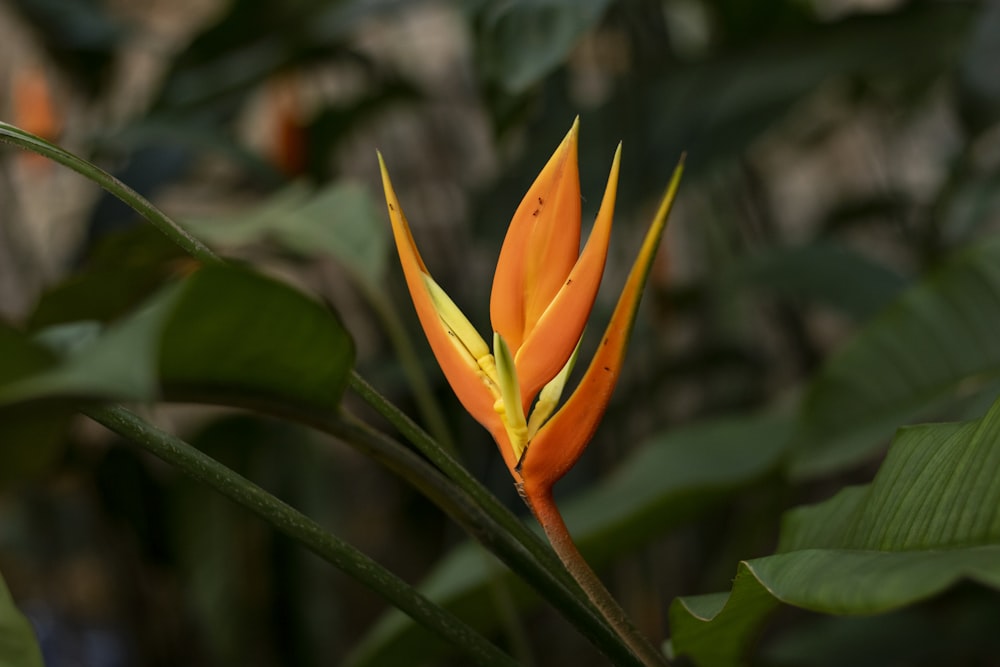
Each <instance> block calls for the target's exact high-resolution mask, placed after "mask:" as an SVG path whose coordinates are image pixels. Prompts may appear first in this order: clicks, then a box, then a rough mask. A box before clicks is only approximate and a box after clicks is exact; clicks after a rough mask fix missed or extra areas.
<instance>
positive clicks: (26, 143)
mask: <svg viewBox="0 0 1000 667" xmlns="http://www.w3.org/2000/svg"><path fill="white" fill-rule="evenodd" d="M0 141H5V142H7V143H9V144H13V145H14V146H17V147H18V148H23V149H25V150H29V151H31V152H33V153H38V154H39V155H44V156H45V157H47V158H49V159H50V160H55V161H56V162H58V163H59V164H61V165H63V166H64V167H69V168H70V169H72V170H73V171H75V172H76V173H78V174H80V175H81V176H84V177H86V178H88V179H90V180H91V181H93V182H94V183H97V184H98V185H100V186H101V187H102V188H104V189H105V190H107V191H108V192H110V193H111V194H113V195H114V196H115V197H118V199H120V200H122V201H123V202H124V203H125V204H126V205H128V206H129V207H130V208H132V209H133V210H134V211H135V212H136V213H138V214H139V215H141V216H142V217H144V218H145V219H146V220H148V221H149V222H150V223H152V224H153V226H154V227H156V228H157V229H159V230H160V231H161V232H163V233H164V234H166V235H167V237H168V238H170V240H171V241H173V242H174V243H176V244H177V245H178V246H180V247H181V248H183V249H184V250H185V251H186V252H187V253H188V254H190V255H191V256H192V257H194V258H195V259H198V260H201V261H202V262H205V263H215V262H218V261H220V260H219V257H218V256H217V255H216V254H215V253H214V252H212V250H211V249H210V248H209V247H208V246H206V245H205V244H204V243H202V242H201V241H199V240H198V239H197V238H195V237H194V236H192V235H191V234H189V233H188V232H187V230H185V229H184V228H183V227H181V226H180V225H179V224H177V223H176V222H174V221H173V220H172V219H170V218H169V217H167V216H166V215H165V214H164V213H163V212H162V211H161V210H160V209H158V208H156V207H155V206H153V204H152V203H150V201H149V200H148V199H146V198H145V197H143V196H142V195H140V194H139V193H138V192H136V191H135V190H133V189H132V188H130V187H129V186H127V185H125V184H124V183H122V182H121V181H119V180H118V179H117V178H115V177H114V176H112V175H111V174H109V173H108V172H106V171H104V170H103V169H101V168H100V167H98V166H97V165H95V164H93V163H91V162H88V161H87V160H84V159H83V158H81V157H77V156H76V155H73V154H72V153H70V152H69V151H66V150H64V149H62V148H59V147H58V146H56V145H55V144H50V143H49V142H47V141H45V140H44V139H42V138H41V137H36V136H35V135H33V134H31V133H30V132H25V131H24V130H22V129H20V128H18V127H14V126H13V125H10V124H9V123H4V122H3V121H0Z"/></svg>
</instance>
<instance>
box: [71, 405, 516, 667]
mask: <svg viewBox="0 0 1000 667" xmlns="http://www.w3.org/2000/svg"><path fill="white" fill-rule="evenodd" d="M85 414H87V416H89V417H90V418H91V419H93V420H94V421H96V422H98V423H99V424H102V425H104V426H106V427H107V428H109V429H111V430H112V431H114V432H115V433H117V434H119V435H121V436H122V437H124V438H126V439H128V440H130V441H132V442H134V443H135V444H137V445H139V446H140V447H142V448H143V449H145V450H146V451H148V452H150V453H152V454H153V455H155V456H157V457H158V458H160V459H162V460H164V461H166V462H167V463H170V464H171V465H173V466H174V467H176V468H178V469H180V470H181V471H183V472H184V473H186V474H187V475H190V476H191V477H192V478H194V479H196V480H198V481H199V482H202V483H204V484H207V485H208V486H210V487H211V488H213V489H214V490H216V491H218V492H219V493H221V494H222V495H224V496H226V497H227V498H229V499H230V500H232V501H234V502H236V503H237V504H239V505H242V506H243V507H245V508H247V509H249V510H250V511H251V512H253V513H254V514H256V515H257V516H259V517H260V518H262V519H263V520H264V521H266V522H267V523H269V524H270V525H272V526H274V527H275V528H277V529H278V530H280V531H281V532H282V533H284V534H286V535H288V536H289V537H291V538H292V539H294V540H295V541H297V542H299V543H300V544H302V545H304V546H305V547H306V548H307V549H309V550H310V551H312V552H313V553H315V554H316V555H318V556H319V557H320V558H322V559H323V560H325V561H327V562H329V563H331V564H333V565H334V566H336V567H337V568H339V569H340V570H342V571H343V572H345V573H346V574H348V575H349V576H351V577H352V578H354V579H355V580H357V581H359V582H361V583H363V584H364V585H365V586H367V587H368V588H370V589H371V590H373V591H375V592H377V593H379V594H381V595H382V596H383V597H385V598H386V599H387V600H388V601H389V602H391V603H392V604H393V605H395V606H396V607H398V608H399V609H401V610H402V611H404V612H406V613H407V614H408V615H410V616H411V617H412V618H413V619H414V620H416V621H417V622H419V623H420V624H421V625H423V626H425V627H426V628H428V629H429V630H431V631H432V632H434V633H436V634H437V635H439V636H440V637H442V638H443V639H445V640H447V641H449V642H451V643H453V644H455V645H456V646H458V647H460V648H462V649H463V650H464V651H466V652H467V653H468V654H469V655H470V657H472V658H474V659H475V660H476V662H477V664H482V665H494V666H496V667H515V666H516V665H517V662H515V661H514V660H513V659H512V658H511V657H510V656H508V655H506V654H505V653H503V652H502V651H500V649H498V648H497V647H496V646H494V645H493V644H491V643H490V642H489V641H488V640H487V639H486V638H485V637H483V636H482V635H480V634H479V633H477V632H476V631H475V630H473V629H472V628H470V627H469V626H468V625H466V624H465V623H464V622H463V621H462V620H460V619H459V618H457V617H456V616H454V615H453V614H452V613H451V612H449V611H447V610H445V609H443V608H441V607H439V606H438V605H436V604H434V603H433V602H431V601H430V600H428V599H427V598H425V597H424V596H423V595H421V594H420V593H419V592H417V591H416V589H414V588H412V587H411V586H410V585H409V584H407V583H406V582H405V581H403V580H402V579H400V578H399V577H397V576H396V575H394V574H392V573H391V572H389V571H388V570H386V569H385V568H383V567H382V566H381V565H379V564H378V563H376V562H375V561H373V560H372V559H370V558H369V557H368V556H366V555H364V554H363V553H361V552H360V551H358V550H357V549H355V548H354V547H353V546H351V545H350V544H348V543H347V542H344V541H343V540H341V539H340V538H338V537H337V536H335V535H333V534H331V533H329V532H327V531H326V530H324V529H323V527H322V526H320V525H319V524H318V523H316V522H315V521H313V520H312V519H310V518H309V517H307V516H305V515H304V514H302V513H301V512H299V511H298V510H296V509H294V508H293V507H291V506H290V505H288V504H286V503H284V502H282V501H281V500H279V499H278V498H275V497H274V496H272V495H271V494H269V493H268V492H267V491H265V490H264V489H262V488H260V487H259V486H257V485H256V484H254V483H253V482H251V481H250V480H248V479H246V478H245V477H243V476H241V475H239V474H238V473H236V472H235V471H233V470H230V469H229V468H227V467H226V466H224V465H222V464H221V463H219V462H218V461H216V460H215V459H213V458H211V457H209V456H207V455H206V454H204V453H202V452H201V451H199V450H198V449H196V448H194V447H192V446H191V445H189V444H188V443H186V442H184V441H183V440H180V439H179V438H176V437H174V436H172V435H170V434H168V433H165V432H163V431H160V430H159V429H157V428H155V427H153V426H152V425H150V424H148V423H146V422H145V421H143V420H142V419H140V418H139V417H138V416H136V415H135V414H133V413H131V412H130V411H128V410H126V409H125V408H123V407H121V406H111V407H102V408H92V409H89V410H86V411H85Z"/></svg>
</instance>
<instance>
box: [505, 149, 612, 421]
mask: <svg viewBox="0 0 1000 667" xmlns="http://www.w3.org/2000/svg"><path fill="white" fill-rule="evenodd" d="M621 153H622V147H621V144H619V145H618V149H617V150H616V151H615V157H614V160H613V161H612V163H611V172H610V174H609V175H608V184H607V186H606V187H605V189H604V198H603V199H602V200H601V208H600V209H599V210H598V212H597V219H596V220H595V221H594V227H593V229H592V230H591V232H590V237H589V238H588V239H587V245H586V246H585V247H584V249H583V252H582V253H581V254H580V258H579V259H578V260H577V262H576V264H575V265H574V266H573V270H572V271H570V274H569V276H568V277H567V278H566V280H565V281H564V282H563V284H562V286H561V287H560V288H559V291H558V293H556V295H555V297H554V298H553V299H552V302H551V303H550V304H549V307H548V309H547V310H546V311H545V313H543V314H542V316H541V317H540V318H539V319H538V322H536V323H535V326H534V327H533V328H532V329H531V330H529V331H528V333H527V337H526V338H525V340H524V342H523V343H522V344H521V348H520V349H519V350H518V351H517V355H516V360H517V376H518V378H519V379H520V381H521V396H522V397H523V398H524V400H525V402H526V403H525V407H526V408H527V406H528V405H530V403H531V401H532V400H533V399H534V397H535V395H536V394H537V393H538V391H539V389H541V388H542V387H543V386H544V385H545V384H546V383H547V382H548V381H549V380H551V379H552V378H553V377H555V376H556V375H557V374H558V373H559V371H560V369H562V367H563V365H565V363H566V360H567V359H569V357H570V355H571V354H573V350H575V349H576V346H577V345H578V344H579V342H580V337H581V336H582V335H583V329H584V327H585V326H586V324H587V319H588V318H589V317H590V311H591V309H592V308H593V307H594V299H596V298H597V290H598V289H599V288H600V286H601V278H602V277H603V276H604V264H605V261H606V259H607V256H608V244H609V243H610V241H611V222H612V220H613V219H614V215H615V197H616V195H617V193H618V171H619V165H620V163H621Z"/></svg>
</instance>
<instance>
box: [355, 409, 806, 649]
mask: <svg viewBox="0 0 1000 667" xmlns="http://www.w3.org/2000/svg"><path fill="white" fill-rule="evenodd" d="M790 433H791V424H790V421H789V420H788V419H785V418H782V417H773V416H748V417H742V418H734V419H729V420H725V421H720V422H714V423H709V424H704V425H699V426H694V427H689V428H686V429H681V430H677V431H672V432H670V433H669V434H664V435H662V436H660V437H657V438H654V439H652V440H651V441H649V442H647V443H646V444H645V445H644V446H642V447H641V448H639V449H638V450H637V451H636V453H635V455H634V456H632V457H631V458H630V459H628V460H627V461H625V462H624V463H623V464H622V466H621V467H620V468H619V469H618V470H617V471H616V472H615V473H614V474H613V475H612V476H611V477H609V478H608V479H607V480H606V481H605V482H604V483H602V484H601V485H599V486H597V487H595V488H593V489H592V490H590V491H588V492H586V493H584V494H581V495H579V496H577V497H575V498H571V499H569V500H568V501H566V502H565V503H563V507H564V510H565V512H564V515H565V517H566V521H567V523H568V524H569V526H570V529H571V531H572V533H573V535H574V538H575V539H576V541H577V544H578V545H579V546H580V549H581V551H583V553H584V554H585V555H586V556H587V560H588V562H590V563H591V564H592V565H593V566H595V567H600V566H601V565H602V564H606V563H608V562H610V561H611V560H612V559H614V558H615V557H617V556H619V555H621V554H624V553H628V552H629V551H630V550H631V549H634V548H635V547H636V546H637V545H639V544H642V543H644V542H646V541H648V540H649V539H651V538H653V537H655V536H658V535H662V534H664V533H665V532H666V531H668V530H669V529H671V528H673V527H675V526H677V525H678V524H680V523H681V522H684V521H687V520H690V519H691V518H693V517H694V516H697V515H698V514H699V513H700V512H702V511H704V510H705V509H706V508H708V507H710V506H713V505H715V504H717V503H719V502H721V501H722V500H724V499H725V498H726V497H727V496H729V495H730V494H732V493H733V492H734V491H735V490H737V489H740V488H744V487H746V486H747V485H749V484H751V483H753V482H755V481H758V480H760V479H761V478H762V477H763V476H765V475H766V474H767V473H768V472H769V471H772V470H774V469H775V467H776V466H777V464H778V461H779V459H780V457H781V454H782V452H783V451H784V448H785V446H786V445H787V444H788V441H789V440H788V439H789V435H790ZM491 586H503V587H504V588H505V589H508V590H509V591H510V593H511V594H512V596H513V598H514V600H515V602H516V603H517V604H518V605H519V606H521V607H522V608H528V607H530V606H533V605H535V604H537V603H538V600H537V598H535V597H533V596H532V595H530V593H529V591H528V589H527V587H526V586H525V585H524V584H523V582H521V581H520V580H518V579H517V578H516V577H514V576H513V575H511V574H510V572H509V571H508V570H507V569H506V568H504V567H503V566H502V565H501V564H500V563H498V562H497V561H496V560H494V559H493V558H492V557H490V556H488V555H487V554H485V553H483V552H482V550H480V549H477V548H476V547H475V546H474V545H471V544H465V545H463V546H461V547H459V548H458V549H456V550H455V551H453V552H452V553H451V554H450V555H449V556H448V557H446V558H445V559H444V560H443V561H442V562H441V563H440V564H439V565H438V567H437V568H436V569H435V570H434V571H433V572H432V573H431V575H430V576H429V577H428V578H427V579H426V580H425V581H424V583H423V584H422V586H421V591H422V592H423V593H425V594H426V595H427V596H428V597H430V598H431V599H432V600H435V601H436V602H438V603H439V604H442V605H443V606H445V607H447V608H448V609H450V610H452V611H453V612H454V613H455V614H456V615H458V616H459V617H461V618H463V619H465V620H466V621H467V622H469V624H470V625H472V626H473V627H475V628H477V629H479V630H481V631H484V632H485V631H488V630H492V629H495V628H496V627H497V625H498V622H499V621H498V618H497V617H496V608H495V605H493V604H491V603H490V602H489V600H490V596H491V594H492V593H491ZM445 648H446V647H445V646H444V645H443V644H442V643H441V642H438V641H436V640H434V639H433V638H431V637H429V636H428V635H427V634H426V633H425V632H423V631H422V630H420V628H418V627H417V626H415V625H414V624H413V623H412V621H410V620H409V619H407V618H406V617H405V616H403V615H402V614H398V613H389V614H387V615H386V616H385V617H384V618H383V619H382V620H381V621H380V622H379V623H378V624H377V625H376V626H375V628H373V630H372V631H371V632H370V633H369V634H368V636H367V637H365V638H364V639H363V640H362V641H361V642H360V643H359V644H358V646H357V647H356V649H355V653H354V655H353V656H352V659H351V661H350V663H349V664H351V665H354V666H355V667H362V666H363V667H374V666H376V665H396V664H402V662H407V663H409V662H413V663H416V662H420V661H421V660H425V661H426V660H430V659H431V658H432V657H433V656H435V655H437V654H439V653H440V652H441V651H443V650H444V649H445ZM401 661H402V662H401Z"/></svg>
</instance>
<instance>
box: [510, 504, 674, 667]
mask: <svg viewBox="0 0 1000 667" xmlns="http://www.w3.org/2000/svg"><path fill="white" fill-rule="evenodd" d="M524 498H525V502H527V504H528V507H530V508H531V511H532V513H533V514H534V515H535V518H536V519H538V523H539V525H541V527H542V530H543V531H544V532H545V536H546V537H548V538H549V542H550V543H551V544H552V549H553V550H554V551H555V552H556V555H557V556H559V560H561V561H562V562H563V564H564V565H565V566H566V569H567V570H568V571H569V573H570V574H571V575H572V576H573V578H574V579H575V580H576V582H577V583H578V584H579V585H580V588H582V589H583V591H584V593H586V594H587V597H588V598H590V601H591V602H593V603H594V606H595V607H597V609H598V610H599V611H600V612H601V615H602V616H604V619H605V620H606V621H607V622H608V624H609V625H610V626H611V627H612V628H613V629H614V631H615V633H616V634H617V635H618V636H619V637H620V638H621V640H622V641H623V642H624V643H625V644H627V645H628V647H629V648H630V649H631V650H632V652H633V653H634V654H635V656H636V657H637V658H638V659H639V660H640V661H641V662H642V663H643V664H644V665H646V667H668V666H669V665H670V663H669V662H668V661H667V659H666V657H665V656H664V655H663V654H662V653H661V652H660V651H658V650H657V649H656V647H654V646H653V645H652V644H651V643H650V641H649V640H648V639H647V638H646V637H644V636H643V635H642V633H640V632H639V630H638V629H637V628H636V627H635V626H634V625H633V624H632V621H631V620H629V618H628V616H627V615H626V614H625V611H624V610H623V609H622V608H621V606H620V605H619V604H618V602H617V601H616V600H615V599H614V597H612V595H611V593H609V592H608V589H607V588H605V586H604V584H603V583H602V582H601V580H600V578H598V576H597V575H596V574H595V573H594V571H593V570H592V569H591V568H590V565H588V564H587V561H586V560H585V559H584V557H583V554H581V553H580V550H579V549H578V548H577V546H576V543H575V542H574V541H573V537H572V536H571V535H570V532H569V528H567V527H566V522H565V521H564V520H563V517H562V514H561V513H560V512H559V508H558V507H557V506H556V503H555V500H554V499H553V497H552V490H551V489H536V490H534V492H532V493H529V494H525V496H524Z"/></svg>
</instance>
